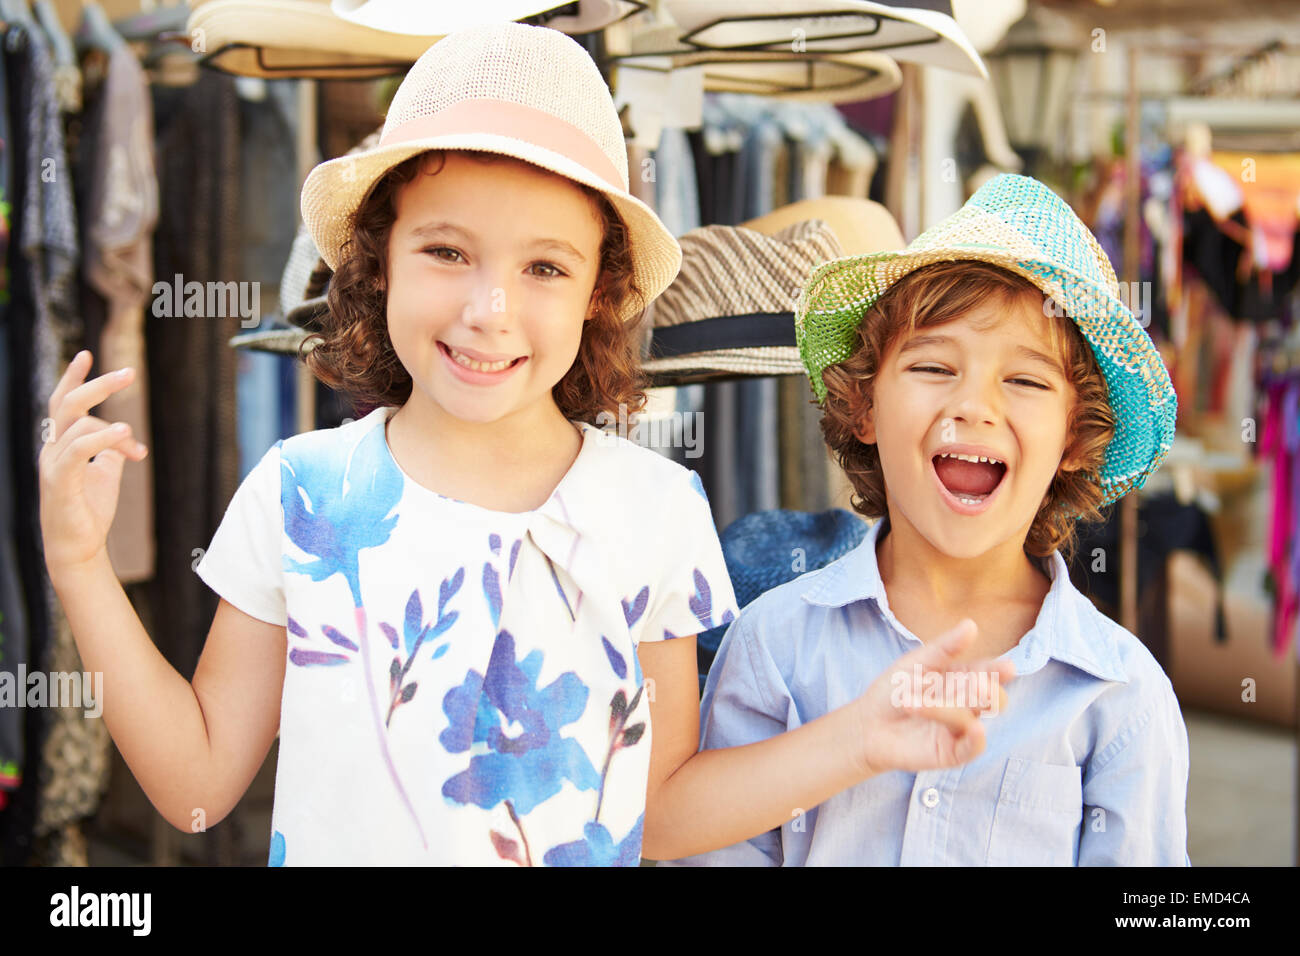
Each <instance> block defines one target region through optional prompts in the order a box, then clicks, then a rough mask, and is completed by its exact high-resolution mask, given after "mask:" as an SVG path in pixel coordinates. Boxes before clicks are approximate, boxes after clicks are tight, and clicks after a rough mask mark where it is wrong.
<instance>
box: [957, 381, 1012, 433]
mask: <svg viewBox="0 0 1300 956" xmlns="http://www.w3.org/2000/svg"><path fill="white" fill-rule="evenodd" d="M1001 415H1002V390H1001V387H1000V385H999V383H998V378H997V376H996V375H995V374H993V373H991V372H987V373H986V372H981V371H978V370H971V371H968V372H967V373H966V374H964V375H963V376H962V377H961V381H960V382H958V384H957V387H956V389H955V390H954V391H953V394H952V401H951V403H950V409H949V417H951V418H953V419H954V420H956V421H959V422H964V423H966V424H968V425H993V424H996V423H997V421H998V419H999V418H1000V417H1001Z"/></svg>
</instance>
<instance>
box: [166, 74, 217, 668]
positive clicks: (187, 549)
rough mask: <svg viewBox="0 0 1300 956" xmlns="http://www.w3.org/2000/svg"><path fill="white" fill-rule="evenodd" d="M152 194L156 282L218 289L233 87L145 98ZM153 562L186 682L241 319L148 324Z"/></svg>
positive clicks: (206, 80) (170, 655)
mask: <svg viewBox="0 0 1300 956" xmlns="http://www.w3.org/2000/svg"><path fill="white" fill-rule="evenodd" d="M152 93H153V108H154V117H155V122H156V126H157V133H156V136H157V139H156V144H157V145H156V155H157V156H158V179H159V193H160V197H161V202H160V215H159V219H158V228H157V232H156V234H155V239H154V271H155V274H156V275H158V276H160V277H170V276H174V275H176V274H178V273H179V274H180V275H182V276H183V277H184V280H185V281H187V282H189V281H198V282H226V281H232V280H234V279H235V278H237V277H238V274H239V273H238V270H239V246H238V242H239V222H238V215H239V209H240V196H239V149H240V125H239V104H238V99H237V96H236V93H235V87H234V81H233V80H232V79H231V78H230V77H229V76H225V75H223V74H218V73H215V72H213V71H211V70H203V71H201V72H200V74H199V77H198V79H197V80H196V81H195V82H194V84H193V85H191V86H187V87H178V88H171V87H163V86H159V85H155V86H154V87H153V88H152ZM145 329H146V333H145V340H146V344H147V348H148V362H149V380H150V383H151V386H152V388H151V391H150V399H151V402H150V409H149V412H150V415H151V417H152V424H153V433H154V444H153V448H152V449H150V454H149V458H150V459H151V460H152V461H153V468H154V487H155V488H156V489H158V491H159V498H158V500H157V510H156V512H155V516H154V526H155V529H156V534H157V549H158V561H157V569H156V573H155V575H154V579H153V585H154V586H153V594H152V597H153V600H152V602H151V603H152V606H153V608H154V621H153V627H152V628H151V629H150V633H151V634H152V635H153V637H154V641H155V642H156V643H157V645H158V648H159V650H160V651H161V652H162V654H163V656H164V657H165V658H166V659H167V661H168V663H170V664H171V665H172V666H173V667H175V668H176V670H177V671H179V672H180V674H181V675H182V676H184V677H185V678H186V679H187V680H188V679H190V678H191V677H193V675H194V669H195V666H196V665H197V663H198V658H199V654H200V652H201V651H202V648H203V642H204V640H205V638H206V636H207V633H208V629H209V627H210V626H211V624H212V618H213V615H214V614H215V613H216V599H215V598H214V597H213V595H212V594H211V592H210V591H208V589H207V588H205V587H204V585H203V583H202V582H201V581H200V580H199V579H198V578H197V577H196V576H195V574H194V572H193V565H194V564H195V563H196V562H197V560H198V558H199V557H200V556H201V554H202V548H203V547H205V546H206V544H207V542H208V541H210V540H211V539H212V534H213V532H215V531H216V528H217V524H218V523H219V522H220V520H221V516H222V514H223V513H224V509H225V506H226V505H227V504H228V503H229V501H230V498H231V496H232V495H233V494H234V492H235V488H236V487H237V486H238V474H239V445H238V440H237V435H236V430H235V356H234V350H233V349H231V348H230V347H229V346H228V345H227V342H228V340H229V339H230V337H231V336H233V335H235V334H236V333H237V332H238V331H239V316H238V315H228V316H207V317H205V318H204V319H203V320H202V321H194V320H193V319H186V318H183V317H169V316H156V315H154V314H152V310H151V311H150V313H149V314H148V315H146V317H145Z"/></svg>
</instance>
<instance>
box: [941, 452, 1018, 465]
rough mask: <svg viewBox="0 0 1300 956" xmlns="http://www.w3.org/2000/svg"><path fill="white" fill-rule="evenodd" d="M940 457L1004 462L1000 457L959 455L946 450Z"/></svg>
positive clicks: (988, 462) (991, 462)
mask: <svg viewBox="0 0 1300 956" xmlns="http://www.w3.org/2000/svg"><path fill="white" fill-rule="evenodd" d="M939 457H940V458H956V459H957V460H958V461H974V462H981V461H982V462H985V463H986V464H990V465H1001V464H1004V462H1003V461H1002V460H1001V459H1000V458H985V457H983V456H980V455H959V454H956V453H953V452H944V453H943V454H942V455H940V456H939Z"/></svg>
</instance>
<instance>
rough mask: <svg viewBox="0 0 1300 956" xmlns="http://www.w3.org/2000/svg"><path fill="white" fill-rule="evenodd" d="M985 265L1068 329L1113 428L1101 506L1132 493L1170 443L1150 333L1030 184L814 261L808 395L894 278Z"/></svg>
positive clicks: (1085, 234) (1077, 230) (1010, 179)
mask: <svg viewBox="0 0 1300 956" xmlns="http://www.w3.org/2000/svg"><path fill="white" fill-rule="evenodd" d="M957 260H972V261H977V262H987V263H991V264H993V265H996V266H1000V267H1001V268H1003V269H1006V270H1007V271H1008V272H1013V273H1015V274H1017V275H1020V276H1023V277H1024V278H1025V279H1028V280H1029V281H1030V282H1032V283H1033V284H1034V285H1035V286H1037V287H1038V288H1039V289H1041V290H1042V291H1043V292H1044V293H1045V294H1046V295H1048V296H1051V298H1052V299H1053V300H1054V301H1055V302H1056V303H1057V304H1059V305H1060V306H1061V307H1062V308H1063V309H1064V311H1065V312H1066V314H1067V315H1068V316H1069V317H1070V318H1071V319H1072V320H1073V321H1074V323H1075V325H1076V326H1078V328H1079V331H1080V332H1081V333H1082V334H1083V337H1084V339H1085V340H1086V341H1087V342H1088V345H1089V347H1090V348H1091V349H1092V353H1093V355H1094V356H1095V357H1096V359H1097V364H1098V366H1099V367H1100V369H1101V373H1102V375H1103V377H1104V378H1105V380H1106V387H1107V396H1108V399H1109V401H1110V406H1111V410H1112V412H1113V413H1114V417H1115V434H1114V436H1113V437H1112V439H1111V441H1110V444H1109V445H1107V447H1106V460H1105V464H1104V466H1103V468H1102V471H1101V476H1100V481H1101V488H1102V492H1103V501H1102V504H1109V503H1110V502H1112V501H1114V500H1116V499H1118V498H1120V497H1122V496H1123V495H1125V494H1127V493H1128V492H1129V491H1131V490H1133V489H1135V488H1140V487H1141V486H1142V484H1143V483H1144V482H1145V481H1146V479H1147V476H1148V475H1150V474H1151V473H1152V472H1153V471H1155V470H1156V468H1158V467H1159V466H1160V463H1161V461H1163V460H1164V458H1165V456H1166V455H1167V454H1168V452H1169V448H1170V446H1171V445H1172V444H1173V438H1174V424H1175V420H1176V418H1177V412H1178V399H1177V396H1176V395H1175V393H1174V389H1173V385H1172V383H1171V382H1170V380H1169V372H1168V370H1167V369H1166V368H1165V364H1164V361H1163V360H1162V359H1161V357H1160V353H1159V352H1158V351H1157V350H1156V347H1155V343H1154V342H1152V340H1151V336H1150V335H1148V334H1147V331H1146V330H1145V329H1144V328H1143V327H1142V325H1141V324H1140V323H1139V322H1138V320H1137V318H1136V317H1135V316H1134V315H1133V313H1132V312H1131V311H1130V310H1129V308H1128V306H1127V305H1126V304H1125V303H1124V301H1123V299H1122V297H1121V295H1120V289H1119V283H1118V282H1117V281H1116V278H1115V270H1114V268H1113V267H1112V266H1111V264H1110V260H1109V259H1107V258H1106V253H1105V252H1104V251H1103V250H1102V248H1101V246H1100V245H1099V244H1098V243H1097V240H1096V237H1094V236H1093V234H1092V233H1091V232H1090V231H1089V230H1088V227H1087V226H1085V225H1084V224H1083V223H1082V222H1081V221H1080V220H1079V217H1078V216H1076V215H1075V213H1074V210H1072V209H1071V208H1070V207H1069V205H1068V204H1067V203H1066V202H1065V201H1064V200H1063V199H1061V197H1059V196H1058V195H1056V193H1054V192H1052V190H1050V189H1048V188H1047V187H1046V186H1044V185H1043V184H1042V183H1040V182H1038V181H1037V180H1036V179H1031V178H1029V177H1027V176H1017V175H1013V174H1010V173H1004V174H1002V175H999V176H996V177H994V178H993V179H991V180H989V181H988V182H987V183H985V184H984V185H983V186H981V187H980V188H979V189H978V190H977V191H976V192H975V194H974V195H973V196H971V198H970V199H969V200H968V201H967V202H966V204H965V205H964V206H962V208H961V209H959V210H958V211H957V212H955V213H953V215H951V216H949V217H948V218H947V219H944V220H943V221H942V222H940V223H938V224H937V225H935V226H934V227H932V228H930V229H928V230H926V231H925V232H924V233H922V234H921V235H920V236H918V237H917V238H916V239H915V240H914V241H913V242H912V243H911V244H909V245H908V246H907V248H906V249H904V250H902V251H898V252H884V253H876V254H872V255H865V256H852V257H847V258H841V259H837V260H835V261H833V262H827V263H823V264H822V265H820V266H818V267H817V268H816V269H815V270H813V272H812V273H811V274H810V275H809V276H808V279H807V282H806V283H805V284H804V287H803V290H802V292H801V294H800V297H799V303H798V306H797V308H796V316H795V323H796V334H797V338H798V342H799V352H800V354H801V356H802V358H803V364H804V368H805V370H806V371H807V373H808V377H809V380H810V381H811V384H812V388H813V392H814V393H815V394H816V396H817V399H818V401H821V402H824V401H825V399H826V385H825V382H824V381H823V379H822V373H823V372H824V371H825V369H826V367H827V366H829V365H834V364H836V363H838V362H842V361H844V360H845V359H847V358H848V357H849V356H850V355H851V354H852V352H853V350H854V348H855V345H856V342H857V337H858V329H859V326H860V324H861V322H862V318H863V316H864V315H865V313H866V311H867V310H868V309H869V308H870V307H871V306H872V305H873V304H874V303H875V302H876V300H877V299H879V298H880V297H881V296H882V295H883V294H884V293H885V292H886V291H888V290H889V289H890V288H891V287H892V286H893V285H894V283H896V282H898V281H899V280H900V279H902V278H903V277H904V276H906V275H908V274H909V273H911V272H913V271H914V270H916V269H919V268H921V267H922V266H927V265H931V264H932V263H936V262H950V261H957Z"/></svg>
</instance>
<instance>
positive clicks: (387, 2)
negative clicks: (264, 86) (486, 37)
mask: <svg viewBox="0 0 1300 956" xmlns="http://www.w3.org/2000/svg"><path fill="white" fill-rule="evenodd" d="M189 5H190V10H191V12H190V17H189V21H188V22H187V23H186V26H185V32H186V33H187V34H188V35H189V37H190V39H191V47H192V48H193V49H194V51H195V52H196V53H200V54H202V55H203V63H204V65H206V66H210V67H213V68H215V69H219V70H222V71H223V72H226V73H233V74H236V75H238V76H257V77H263V78H266V79H274V78H279V77H299V78H311V79H372V78H375V77H381V76H393V75H397V74H402V73H405V72H406V71H407V70H408V69H409V68H410V65H411V64H412V63H414V62H415V61H416V60H417V59H418V58H419V57H420V55H421V54H422V53H424V51H425V50H427V49H428V48H429V47H430V46H432V45H433V44H434V43H436V42H438V41H439V40H440V39H442V38H443V37H444V36H446V35H447V34H449V33H452V32H455V31H457V30H462V29H467V28H469V27H471V26H479V25H483V24H488V23H494V22H502V21H507V20H520V19H531V20H533V21H534V22H537V23H541V24H545V25H546V26H548V27H550V28H552V29H555V30H560V31H563V32H566V33H583V32H589V31H592V30H598V29H601V28H602V27H604V26H607V25H608V24H609V23H611V22H616V21H617V20H618V19H620V18H622V17H625V16H629V15H631V14H633V13H636V12H637V11H638V10H640V9H642V8H643V7H644V4H643V3H641V2H638V0H581V2H580V3H577V4H575V3H558V2H556V0H549V2H548V0H488V2H479V3H469V4H455V3H433V2H428V3H414V4H413V3H410V2H409V0H382V2H374V0H370V2H366V0H189ZM575 11H576V12H575Z"/></svg>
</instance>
